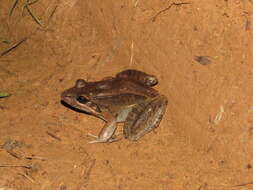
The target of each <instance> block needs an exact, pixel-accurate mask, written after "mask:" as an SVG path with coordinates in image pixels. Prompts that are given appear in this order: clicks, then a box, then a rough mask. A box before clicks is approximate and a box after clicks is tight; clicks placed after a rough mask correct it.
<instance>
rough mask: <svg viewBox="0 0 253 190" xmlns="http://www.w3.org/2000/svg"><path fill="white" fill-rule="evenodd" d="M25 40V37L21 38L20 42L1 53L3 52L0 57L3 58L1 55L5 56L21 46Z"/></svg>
mask: <svg viewBox="0 0 253 190" xmlns="http://www.w3.org/2000/svg"><path fill="white" fill-rule="evenodd" d="M27 39H28V38H27V37H25V38H23V39H22V40H20V41H19V42H17V43H16V44H14V45H13V46H11V47H10V48H9V49H7V50H5V51H3V52H2V53H1V54H0V56H3V55H5V54H7V53H9V52H10V51H12V50H14V49H15V48H17V47H18V46H19V45H21V44H22V43H23V42H25V41H26V40H27Z"/></svg>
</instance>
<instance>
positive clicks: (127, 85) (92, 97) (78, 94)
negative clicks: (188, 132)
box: [61, 69, 168, 143]
mask: <svg viewBox="0 0 253 190" xmlns="http://www.w3.org/2000/svg"><path fill="white" fill-rule="evenodd" d="M157 84H158V79H157V77H156V76H154V75H150V74H147V73H145V72H143V71H139V70H135V69H127V70H123V71H121V72H119V73H117V74H116V75H115V76H114V77H105V78H103V79H102V80H99V81H90V82H89V81H86V80H84V79H78V80H76V82H75V85H74V87H71V88H69V89H67V90H65V91H63V92H62V93H61V102H62V103H63V104H66V105H67V106H70V107H71V108H74V109H77V110H79V111H81V112H85V113H87V114H90V115H93V116H95V117H97V118H100V119H102V120H103V121H105V124H104V127H103V128H102V130H101V131H100V133H99V134H98V136H96V135H93V134H90V133H89V134H88V135H89V136H90V137H92V138H94V140H91V141H89V143H109V142H114V141H117V140H118V138H117V137H116V136H115V131H116V129H117V125H118V123H123V136H124V137H125V139H128V140H130V141H137V140H139V139H140V138H142V137H143V136H144V135H146V134H147V133H149V132H151V131H152V130H154V129H155V128H157V127H158V126H159V124H160V122H161V120H162V118H163V115H164V114H165V111H166V109H167V105H168V99H167V97H166V96H164V95H162V94H160V93H159V92H158V91H157V90H156V89H154V88H153V87H154V86H155V85H157Z"/></svg>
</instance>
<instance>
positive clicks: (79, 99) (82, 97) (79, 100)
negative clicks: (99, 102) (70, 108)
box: [76, 96, 89, 104]
mask: <svg viewBox="0 0 253 190" xmlns="http://www.w3.org/2000/svg"><path fill="white" fill-rule="evenodd" d="M76 100H77V101H78V102H80V103H82V104H85V103H87V102H89V100H88V99H87V98H85V97H84V96H79V97H78V98H77V99H76Z"/></svg>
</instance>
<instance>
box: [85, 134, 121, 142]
mask: <svg viewBox="0 0 253 190" xmlns="http://www.w3.org/2000/svg"><path fill="white" fill-rule="evenodd" d="M87 135H88V136H89V137H92V138H95V140H93V141H89V142H88V143H89V144H93V143H111V142H116V141H119V140H121V139H122V138H119V137H116V136H115V135H113V136H112V137H111V138H110V139H101V138H100V137H99V136H97V135H93V134H90V133H88V134H87Z"/></svg>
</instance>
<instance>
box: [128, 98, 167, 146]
mask: <svg viewBox="0 0 253 190" xmlns="http://www.w3.org/2000/svg"><path fill="white" fill-rule="evenodd" d="M167 104H168V100H167V98H166V97H165V96H162V95H161V96H158V97H155V98H153V99H151V100H148V101H146V102H144V103H141V104H138V105H136V106H135V107H133V110H132V111H131V112H130V113H129V114H128V116H127V119H126V122H125V125H124V131H123V132H124V136H125V138H127V139H129V140H132V141H136V140H138V139H140V138H141V137H143V136H144V135H145V134H147V133H149V132H150V131H152V130H153V129H154V128H156V127H158V126H159V124H160V121H161V120H162V117H163V115H164V113H165V111H166V107H167Z"/></svg>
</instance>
